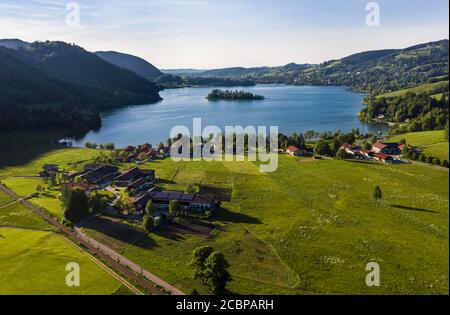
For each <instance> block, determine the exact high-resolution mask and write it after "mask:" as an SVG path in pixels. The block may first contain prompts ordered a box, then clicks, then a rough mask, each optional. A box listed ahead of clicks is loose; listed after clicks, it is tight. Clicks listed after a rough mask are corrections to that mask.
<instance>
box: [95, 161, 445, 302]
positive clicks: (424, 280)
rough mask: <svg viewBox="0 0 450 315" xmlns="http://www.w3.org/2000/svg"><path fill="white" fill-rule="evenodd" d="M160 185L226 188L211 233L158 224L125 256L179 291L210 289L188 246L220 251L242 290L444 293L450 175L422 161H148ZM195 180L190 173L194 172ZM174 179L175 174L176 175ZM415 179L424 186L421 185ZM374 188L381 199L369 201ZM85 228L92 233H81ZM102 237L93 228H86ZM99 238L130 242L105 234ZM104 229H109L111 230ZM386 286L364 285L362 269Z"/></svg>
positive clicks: (233, 284) (233, 287) (231, 287)
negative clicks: (373, 271)
mask: <svg viewBox="0 0 450 315" xmlns="http://www.w3.org/2000/svg"><path fill="white" fill-rule="evenodd" d="M149 167H152V168H154V169H156V170H157V174H158V176H160V177H161V178H162V179H163V180H164V182H167V183H170V185H174V186H177V185H179V186H180V187H183V186H185V185H187V184H197V183H199V182H201V183H203V184H207V185H212V186H216V187H223V188H230V187H231V188H232V189H233V200H232V201H231V202H229V203H228V202H226V203H224V204H223V207H224V208H225V209H224V210H221V211H218V213H217V215H216V216H215V217H214V218H213V220H214V221H215V223H216V224H218V225H220V226H221V229H223V230H220V231H216V232H215V233H214V237H213V238H211V239H205V238H201V237H196V236H190V235H173V234H168V233H166V232H164V231H158V232H156V233H154V234H152V235H151V239H148V240H143V239H142V240H139V241H137V240H133V241H130V242H129V246H127V247H123V248H122V253H123V254H124V255H126V256H127V257H129V258H131V259H132V260H134V261H136V262H138V263H140V264H142V265H143V266H144V267H145V268H147V269H148V270H151V271H152V272H154V273H155V274H157V275H159V276H160V277H162V278H163V279H165V280H167V281H169V282H170V283H172V284H174V285H176V286H178V287H180V289H182V290H184V291H185V292H190V290H192V289H194V288H195V289H197V290H198V291H199V292H202V293H207V292H208V291H207V290H206V288H205V287H203V286H202V285H201V284H200V283H199V282H198V281H194V280H192V279H191V278H190V275H191V274H192V271H193V270H192V269H191V267H189V266H188V262H189V260H190V255H191V252H192V250H193V249H194V248H195V247H197V246H201V245H211V246H213V247H214V249H216V250H221V251H223V252H224V253H225V255H226V257H227V258H228V260H229V261H230V264H231V267H230V271H231V273H232V276H233V278H234V279H235V280H234V281H232V282H230V283H229V285H228V290H229V291H230V292H233V293H240V294H277V293H279V294H305V293H314V294H332V293H337V294H349V293H352V294H388V293H393V294H400V293H401V294H418V293H421V294H437V293H448V172H446V171H443V170H439V169H433V168H430V167H427V166H420V165H381V164H374V163H359V162H346V161H317V162H310V163H299V162H298V160H297V159H293V158H290V157H287V156H280V165H279V168H278V170H277V172H275V173H271V174H263V173H260V172H259V170H258V167H257V165H255V164H253V163H250V162H234V163H222V162H179V163H176V162H172V161H171V160H165V161H159V162H155V163H151V164H150V166H149ZM191 172H192V174H193V176H192V177H191V178H192V179H191V182H189V176H187V174H189V173H191ZM177 179H179V180H177ZM418 182H420V185H418V184H417V183H418ZM375 185H380V186H381V187H382V190H383V194H384V198H383V202H382V203H381V204H379V203H377V202H375V201H374V200H373V199H372V197H371V196H372V191H373V189H374V187H375ZM87 232H88V233H89V230H88V231H87ZM91 232H92V233H93V234H96V235H97V237H98V236H99V234H98V233H99V231H98V230H97V231H94V230H92V231H91ZM100 234H101V237H104V238H108V239H109V241H110V242H114V239H117V240H120V241H122V242H123V241H126V238H125V239H124V238H123V236H117V235H114V233H110V234H109V233H108V232H105V231H103V232H102V233H100ZM108 234H109V235H108ZM371 261H376V262H378V263H379V264H380V266H381V274H382V279H383V280H382V285H381V287H379V288H369V287H367V286H366V285H365V276H366V271H365V266H366V264H367V263H368V262H371Z"/></svg>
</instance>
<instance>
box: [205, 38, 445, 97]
mask: <svg viewBox="0 0 450 315" xmlns="http://www.w3.org/2000/svg"><path fill="white" fill-rule="evenodd" d="M448 44H449V41H448V39H445V40H441V41H437V42H430V43H425V44H420V45H415V46H412V47H408V48H405V49H386V50H377V51H367V52H362V53H357V54H353V55H351V56H348V57H345V58H342V59H339V60H331V61H327V62H324V63H322V64H320V65H309V64H294V63H291V64H288V65H285V66H281V67H257V68H242V67H234V68H225V69H216V70H209V71H205V72H203V73H199V74H197V75H196V76H199V77H206V78H212V77H215V78H230V79H248V80H251V81H254V82H256V83H283V84H295V85H340V86H350V87H352V88H353V89H355V90H360V91H368V90H370V91H371V92H372V93H373V94H380V93H386V92H390V91H395V90H398V89H402V88H408V87H413V86H417V85H420V84H424V83H426V82H427V81H428V80H430V79H431V78H433V77H437V76H442V75H448V66H449V50H448Z"/></svg>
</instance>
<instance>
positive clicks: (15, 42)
mask: <svg viewBox="0 0 450 315" xmlns="http://www.w3.org/2000/svg"><path fill="white" fill-rule="evenodd" d="M29 44H30V43H27V42H24V41H23V40H20V39H17V38H14V39H0V46H2V47H6V48H10V49H17V48H19V47H24V46H27V45H29Z"/></svg>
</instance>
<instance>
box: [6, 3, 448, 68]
mask: <svg viewBox="0 0 450 315" xmlns="http://www.w3.org/2000/svg"><path fill="white" fill-rule="evenodd" d="M69 2H77V3H78V4H79V5H80V26H79V27H69V26H67V25H66V23H65V20H66V15H67V13H68V12H67V11H66V4H67V3H69ZM368 2H370V1H366V0H320V1H319V0H112V1H111V0H98V1H93V0H91V1H88V0H76V1H65V0H0V38H16V37H17V38H21V39H24V40H27V41H34V40H47V39H49V40H63V41H67V42H74V43H76V44H78V45H80V46H83V47H85V48H86V49H88V50H91V51H95V50H117V51H121V52H126V53H131V54H135V55H138V56H141V57H143V58H145V59H147V60H149V61H150V62H152V63H153V64H155V65H156V66H157V67H160V68H201V69H206V68H219V67H227V66H260V65H283V64H286V63H289V62H296V63H319V62H323V61H326V60H329V59H334V58H341V57H343V56H346V55H349V54H352V53H355V52H359V51H364V50H372V49H383V48H401V47H406V46H409V45H414V44H417V43H422V42H427V41H433V40H439V39H443V38H448V37H449V35H448V34H449V32H448V25H449V4H448V1H447V0H429V1H425V0H378V1H375V2H377V3H378V4H379V5H380V26H379V27H367V26H366V23H365V20H366V15H367V14H368V12H367V11H366V10H365V7H366V4H367V3H368Z"/></svg>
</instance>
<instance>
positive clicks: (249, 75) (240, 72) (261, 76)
mask: <svg viewBox="0 0 450 315" xmlns="http://www.w3.org/2000/svg"><path fill="white" fill-rule="evenodd" d="M311 67H313V65H310V64H295V63H290V64H287V65H285V66H281V67H254V68H244V67H232V68H224V69H216V70H208V71H205V72H203V73H200V74H199V75H198V76H201V77H209V78H211V77H219V78H229V79H231V78H246V79H250V80H256V81H257V82H258V83H279V82H280V81H283V80H289V78H290V76H291V75H292V73H295V72H301V71H304V70H306V69H309V68H311Z"/></svg>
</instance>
